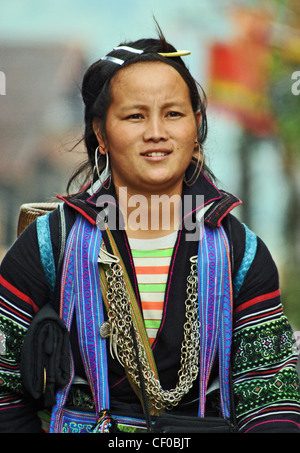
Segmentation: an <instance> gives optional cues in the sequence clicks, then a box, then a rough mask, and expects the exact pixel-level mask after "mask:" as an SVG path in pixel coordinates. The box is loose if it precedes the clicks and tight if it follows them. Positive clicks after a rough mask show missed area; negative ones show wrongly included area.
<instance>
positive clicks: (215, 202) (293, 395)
mask: <svg viewBox="0 0 300 453" xmlns="http://www.w3.org/2000/svg"><path fill="white" fill-rule="evenodd" d="M197 194H201V195H203V196H204V211H205V214H204V215H205V217H204V218H205V222H206V224H207V225H209V226H210V227H212V228H218V227H219V226H220V224H221V223H222V224H223V226H224V228H225V230H226V231H227V234H228V236H229V237H230V242H231V244H232V251H233V258H232V267H233V271H232V273H233V278H234V279H235V281H236V282H237V284H236V287H235V294H234V306H233V309H234V311H233V343H232V353H231V360H232V373H233V390H234V400H235V412H236V417H237V421H238V425H239V429H240V430H241V431H246V432H248V431H249V432H272V431H273V432H279V431H282V432H293V431H298V430H299V427H300V403H299V401H300V392H299V379H298V375H297V372H296V368H295V365H296V356H295V350H294V346H293V344H294V341H293V336H292V331H291V327H290V325H289V322H288V320H287V319H286V317H285V316H284V314H283V311H282V305H281V301H280V290H279V286H278V285H279V284H278V273H277V269H276V266H275V264H274V262H273V260H272V258H271V256H270V253H269V251H268V250H267V248H266V246H265V244H264V243H263V242H262V241H261V240H260V239H259V238H256V237H255V241H254V242H253V244H252V246H250V248H249V247H246V245H247V241H248V239H249V238H248V237H247V234H246V231H247V230H246V229H245V228H244V226H243V225H242V224H241V223H240V222H239V221H238V220H237V219H236V218H235V217H234V216H233V215H232V214H231V213H230V211H231V210H232V209H233V208H234V207H235V206H236V205H238V204H240V202H239V200H238V199H237V198H235V197H233V196H232V195H230V194H228V193H226V192H221V191H219V190H218V189H217V188H216V187H215V186H214V185H213V184H212V183H211V182H209V181H208V180H207V179H206V178H205V177H204V176H203V175H202V177H201V178H199V181H198V182H197V184H196V185H194V186H192V187H185V189H184V194H183V195H190V196H192V199H193V203H192V206H189V212H188V211H187V210H186V209H185V205H184V203H185V201H184V199H185V197H183V207H184V209H183V212H184V220H183V225H182V234H181V235H180V240H178V241H177V244H176V247H175V251H174V254H173V257H172V263H171V266H170V269H171V271H170V273H169V277H168V288H169V291H168V293H167V295H166V299H165V304H164V316H163V319H164V322H163V323H162V325H161V328H160V330H159V332H158V335H157V338H156V341H155V342H154V344H153V347H152V348H153V354H154V358H155V361H156V365H157V368H158V371H159V376H160V382H161V384H162V387H163V388H165V389H168V388H174V386H175V385H176V383H177V380H178V376H177V371H178V368H179V363H180V347H181V342H182V329H181V328H180V326H182V325H183V322H184V316H185V310H184V303H183V301H184V300H185V297H186V294H185V291H186V286H185V282H186V278H187V275H188V271H189V269H188V266H183V263H187V262H189V258H190V256H193V255H196V254H197V245H198V244H197V241H187V240H186V237H187V236H186V235H187V234H189V233H190V232H191V231H190V224H188V219H189V220H191V219H193V216H195V215H196V212H197V208H199V205H197V202H198V203H199V200H198V199H197V197H196V195H197ZM100 195H102V196H103V197H104V198H103V197H101V202H100V203H99V196H100ZM105 197H106V199H107V200H108V201H109V202H111V200H112V199H113V198H109V197H114V191H113V187H112V188H111V189H110V190H109V191H104V190H103V189H102V190H101V191H100V192H96V193H95V194H93V193H92V192H91V191H85V192H82V193H80V194H77V195H75V196H71V197H61V198H62V200H63V201H64V202H65V206H64V211H65V221H66V231H67V234H68V232H69V231H70V229H71V227H72V225H73V223H74V220H75V218H76V215H77V214H78V213H80V214H81V215H83V216H84V217H85V218H86V219H87V220H89V221H90V222H91V223H92V224H96V223H97V221H99V220H101V218H103V216H106V215H107V211H106V210H105V209H103V207H104V206H103V201H104V199H105ZM190 199H191V198H188V200H189V202H190ZM201 204H202V200H201ZM105 206H106V205H105ZM187 212H188V214H187ZM192 224H193V222H192ZM50 226H51V239H52V245H53V251H54V257H55V264H56V267H57V280H56V282H57V284H56V288H55V296H54V300H53V305H54V307H55V309H56V310H57V311H58V310H59V293H60V287H59V282H60V272H61V267H60V266H59V264H58V263H59V255H60V249H61V236H60V221H59V215H58V212H57V211H54V212H53V213H52V214H51V215H50ZM113 234H114V238H115V241H116V243H117V245H118V248H119V251H120V253H121V255H122V258H123V260H124V263H125V265H126V268H127V271H128V275H129V278H130V279H131V282H132V285H133V287H134V288H136V276H135V270H134V266H133V261H132V258H131V255H130V251H129V250H128V248H127V241H126V234H125V232H124V231H123V230H122V229H120V228H119V229H117V230H115V231H114V232H113ZM252 237H253V235H252ZM245 250H246V254H245ZM247 260H248V261H250V267H249V269H248V266H246V267H245V263H246V264H247ZM243 268H245V269H247V271H246V272H245V273H243ZM136 296H137V298H138V299H139V294H138V291H137V289H136ZM48 301H49V286H48V283H47V279H46V276H45V273H44V270H43V267H42V264H41V260H40V257H39V251H38V244H37V235H36V228H35V224H34V223H33V224H31V225H30V226H29V227H28V228H27V229H26V230H25V231H24V233H23V234H22V235H21V236H20V238H19V239H18V240H17V241H16V242H15V243H14V244H13V246H12V247H11V249H10V250H9V251H8V253H7V255H6V257H5V258H4V260H3V263H2V265H1V268H0V332H1V335H2V345H1V351H0V432H38V431H39V430H40V425H39V420H38V417H37V415H36V407H35V404H34V403H33V401H32V399H30V398H29V397H28V395H26V392H25V391H24V387H23V384H22V378H21V375H20V369H19V364H20V355H21V348H22V344H23V340H24V337H25V335H26V332H27V329H28V327H29V325H30V323H31V321H32V319H33V317H34V315H35V314H36V313H37V312H38V311H39V309H40V308H41V307H43V306H44V305H45V304H46V303H48ZM71 345H72V351H73V354H74V357H75V368H76V374H77V375H79V376H82V377H84V376H85V373H84V368H83V364H82V360H81V358H80V353H79V350H78V340H77V333H76V330H75V329H73V328H72V330H71ZM108 369H109V384H110V395H111V399H112V406H113V407H115V408H116V409H118V408H121V409H122V408H123V409H124V408H125V409H127V410H128V407H136V406H137V405H138V401H137V398H136V396H135V394H134V393H133V391H132V390H131V387H130V385H129V383H128V381H127V379H126V378H125V377H124V369H123V368H122V367H121V366H120V365H119V364H118V362H117V361H116V360H113V359H112V358H111V357H110V355H109V354H108ZM216 374H217V367H215V368H214V370H213V371H212V375H211V379H210V382H211V383H212V382H213V381H214V378H215V377H216ZM197 389H198V383H197V382H196V383H195V385H194V386H193V388H192V389H191V390H190V392H189V393H188V395H186V396H185V397H184V398H183V400H182V402H181V404H180V405H179V407H178V409H176V410H178V411H180V412H185V413H188V414H191V415H195V404H193V402H194V401H195V400H197V398H198V396H199V395H198V390H197ZM215 394H216V392H213V395H215ZM206 407H207V414H208V415H210V414H213V415H216V414H217V413H218V407H219V405H218V401H217V399H216V398H215V397H212V398H211V399H209V398H208V400H207V406H206Z"/></svg>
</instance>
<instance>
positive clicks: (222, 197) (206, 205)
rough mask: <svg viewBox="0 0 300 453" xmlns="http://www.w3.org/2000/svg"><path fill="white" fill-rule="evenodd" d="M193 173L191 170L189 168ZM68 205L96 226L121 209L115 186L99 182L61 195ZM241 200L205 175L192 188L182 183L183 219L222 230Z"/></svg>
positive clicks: (201, 175) (60, 197)
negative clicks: (201, 219) (191, 218)
mask: <svg viewBox="0 0 300 453" xmlns="http://www.w3.org/2000/svg"><path fill="white" fill-rule="evenodd" d="M189 170H190V169H189ZM57 198H59V199H61V200H63V201H64V202H65V203H66V204H67V205H69V206H70V207H72V208H73V209H74V210H76V211H77V212H79V213H80V214H82V215H83V216H84V217H85V218H86V219H87V220H89V221H90V222H91V223H92V224H93V225H95V224H96V223H97V222H98V221H99V219H102V220H103V219H104V217H105V216H107V209H111V210H115V211H116V210H118V203H117V197H116V192H115V188H114V186H113V184H111V186H110V188H109V189H107V190H106V189H104V188H103V187H102V186H100V187H99V182H98V181H96V182H95V183H94V184H93V185H90V186H88V187H87V189H86V190H83V191H81V192H79V193H77V194H75V195H69V196H58V197H57ZM240 204H241V201H240V200H239V199H238V198H237V197H235V196H234V195H232V194H230V193H228V192H225V191H222V190H219V189H218V188H217V187H216V186H215V185H214V184H213V183H212V182H211V181H210V180H209V179H208V178H207V177H206V176H205V175H204V174H203V173H201V174H200V176H199V177H198V180H197V181H196V182H195V184H193V185H192V186H187V185H186V184H183V194H182V220H183V222H184V221H185V220H186V219H187V218H188V217H189V216H194V215H198V214H201V215H204V221H205V223H206V224H207V225H209V226H210V227H219V226H220V223H221V221H222V219H223V218H224V217H225V216H226V215H227V214H228V213H229V212H230V211H231V210H232V209H233V208H234V207H236V206H238V205H240Z"/></svg>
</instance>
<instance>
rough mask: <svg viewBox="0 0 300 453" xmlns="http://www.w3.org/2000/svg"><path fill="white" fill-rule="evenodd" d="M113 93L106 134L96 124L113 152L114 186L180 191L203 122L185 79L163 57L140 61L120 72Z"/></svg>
mask: <svg viewBox="0 0 300 453" xmlns="http://www.w3.org/2000/svg"><path fill="white" fill-rule="evenodd" d="M111 93H112V103H111V105H110V107H109V109H108V112H107V119H106V136H105V138H103V137H102V136H101V133H100V127H97V124H96V123H94V129H95V132H96V135H97V138H98V141H99V145H100V146H103V147H104V148H105V151H107V152H108V153H109V158H110V166H111V171H112V175H113V181H114V184H115V187H116V189H117V188H120V187H126V189H127V193H128V194H130V195H133V194H148V195H150V194H173V193H181V190H182V181H183V177H184V173H185V170H186V168H187V166H188V165H189V163H190V161H191V158H192V155H193V152H194V148H195V141H196V140H197V128H198V124H199V121H200V114H196V115H195V113H194V112H193V109H192V105H191V100H190V94H189V88H188V86H187V84H186V83H185V81H184V80H183V78H182V77H181V76H180V74H179V73H178V72H177V71H176V70H175V69H174V68H173V67H171V66H170V65H168V64H165V63H162V62H145V63H137V64H134V65H132V66H129V67H128V68H124V69H122V70H121V71H119V72H118V73H117V74H116V76H115V77H114V79H113V80H112V83H111ZM98 126H99V125H98ZM100 152H102V153H103V150H102V149H101V148H100ZM117 193H118V192H117Z"/></svg>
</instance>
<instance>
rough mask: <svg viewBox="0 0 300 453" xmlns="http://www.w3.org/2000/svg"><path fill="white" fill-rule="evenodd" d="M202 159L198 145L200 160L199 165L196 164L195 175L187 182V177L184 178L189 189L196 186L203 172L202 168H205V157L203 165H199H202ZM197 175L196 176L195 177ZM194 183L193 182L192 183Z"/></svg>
mask: <svg viewBox="0 0 300 453" xmlns="http://www.w3.org/2000/svg"><path fill="white" fill-rule="evenodd" d="M200 158H201V151H200V145H199V144H198V160H197V163H196V166H195V170H194V173H193V174H192V176H191V177H190V179H189V180H188V181H187V180H186V178H185V176H184V178H183V180H184V182H185V184H186V185H187V186H189V187H191V186H192V185H193V184H195V182H196V181H197V179H198V177H199V175H200V173H201V171H202V167H203V161H204V159H203V157H202V161H201V164H200V165H199V163H200ZM195 175H196V176H195ZM191 181H192V182H191Z"/></svg>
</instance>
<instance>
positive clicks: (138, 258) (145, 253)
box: [129, 231, 177, 345]
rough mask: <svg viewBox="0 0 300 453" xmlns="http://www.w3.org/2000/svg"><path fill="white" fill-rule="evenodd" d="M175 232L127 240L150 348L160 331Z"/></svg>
mask: <svg viewBox="0 0 300 453" xmlns="http://www.w3.org/2000/svg"><path fill="white" fill-rule="evenodd" d="M176 237H177V231H175V232H174V233H171V234H169V235H167V236H163V237H160V238H155V239H146V240H145V239H134V238H129V243H130V247H131V252H132V256H133V261H134V265H135V272H136V275H137V281H138V288H139V293H140V297H141V304H142V310H143V316H144V321H145V327H146V331H147V334H148V337H149V342H150V345H152V344H153V342H154V340H155V338H156V334H157V331H158V329H159V327H160V323H161V319H162V313H163V307H164V299H165V291H166V284H167V279H168V274H169V267H170V262H171V257H172V254H173V248H174V244H175V241H176Z"/></svg>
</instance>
